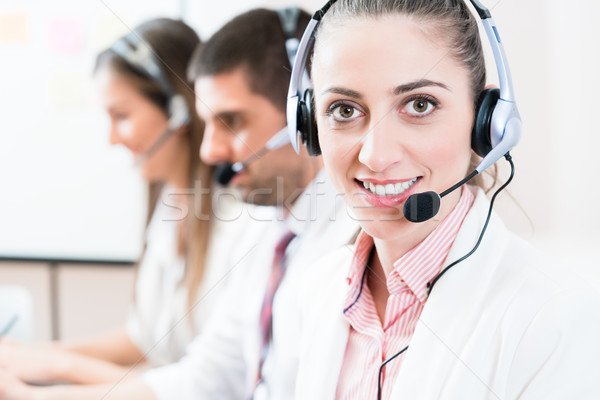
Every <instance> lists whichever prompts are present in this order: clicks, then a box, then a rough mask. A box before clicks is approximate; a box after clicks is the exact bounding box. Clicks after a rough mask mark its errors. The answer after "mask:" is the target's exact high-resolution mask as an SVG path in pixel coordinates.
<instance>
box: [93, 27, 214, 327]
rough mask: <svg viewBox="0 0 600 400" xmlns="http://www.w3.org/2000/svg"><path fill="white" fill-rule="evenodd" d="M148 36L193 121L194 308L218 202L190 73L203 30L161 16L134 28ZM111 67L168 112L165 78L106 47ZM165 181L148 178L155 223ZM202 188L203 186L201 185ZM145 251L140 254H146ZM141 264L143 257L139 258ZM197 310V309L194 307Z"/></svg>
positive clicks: (105, 63) (188, 251) (189, 274)
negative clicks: (157, 77)
mask: <svg viewBox="0 0 600 400" xmlns="http://www.w3.org/2000/svg"><path fill="white" fill-rule="evenodd" d="M132 34H134V35H136V36H137V37H140V38H141V39H142V40H143V41H144V42H146V43H147V44H148V45H149V46H150V48H151V49H152V50H153V51H154V53H155V56H156V58H157V59H158V60H160V62H161V63H162V66H163V67H164V68H162V72H163V74H164V75H165V76H166V78H167V79H168V81H169V84H170V85H171V87H172V88H173V90H174V92H176V93H178V94H181V95H183V97H184V98H185V101H186V104H187V107H188V109H189V113H190V117H191V118H190V121H189V123H188V124H187V126H186V130H185V133H184V135H185V137H186V138H187V139H188V149H189V154H188V155H187V156H188V159H189V165H188V169H187V177H188V189H189V188H191V189H194V190H193V195H192V196H188V197H189V204H188V210H190V211H189V212H188V214H187V216H186V217H185V221H183V224H182V225H181V226H180V228H181V229H178V230H177V232H178V234H177V253H178V254H179V255H180V256H183V257H184V258H185V276H184V278H183V282H182V283H183V284H184V285H185V286H186V289H187V305H188V308H189V309H192V308H193V306H194V303H195V302H196V297H197V294H198V289H199V287H200V285H201V284H202V280H203V278H204V275H205V269H206V258H207V253H208V242H209V236H210V225H211V224H210V221H211V219H212V218H210V216H211V215H212V207H211V201H210V193H209V190H206V189H210V187H211V179H212V173H213V169H212V167H210V166H208V165H206V164H204V163H203V162H202V161H201V160H200V158H199V149H200V143H201V142H202V137H203V133H204V123H203V121H202V120H200V118H199V117H198V115H197V113H196V112H195V111H194V110H195V100H196V99H195V94H194V91H193V83H192V82H190V81H188V80H187V79H186V69H187V65H188V63H189V61H190V59H191V56H192V53H193V51H194V49H195V48H196V47H197V46H198V45H199V44H200V39H199V38H198V35H197V34H196V33H195V32H194V30H193V29H192V28H190V27H189V26H188V25H186V24H185V23H183V22H182V21H179V20H173V19H168V18H158V19H153V20H150V21H148V22H145V23H143V24H141V25H139V26H137V27H136V28H135V29H134V31H133V33H132ZM101 67H108V68H111V69H112V70H114V71H115V72H117V73H119V74H120V75H121V76H123V77H125V78H127V79H128V80H129V81H130V82H131V84H132V85H133V86H134V87H136V88H137V89H138V90H139V91H140V93H141V94H142V95H144V96H145V97H146V98H147V99H149V100H150V101H151V102H153V103H155V104H156V105H157V106H159V107H160V108H161V109H162V110H163V111H165V114H168V112H167V102H168V100H169V99H168V98H167V94H166V93H164V88H163V87H161V85H160V84H159V82H156V80H155V79H153V78H152V77H148V76H147V75H145V74H143V73H142V72H141V71H139V70H137V69H136V68H135V67H133V66H132V65H130V64H129V63H128V62H127V61H126V60H125V59H124V58H123V57H122V56H121V55H119V54H117V53H116V52H114V51H112V50H111V49H108V50H105V51H103V52H102V53H100V54H99V55H98V57H97V58H96V65H95V71H96V70H98V69H99V68H101ZM163 186H164V183H162V182H150V183H149V184H148V215H147V224H149V222H150V220H151V218H152V215H153V214H154V211H155V208H156V204H157V203H158V201H160V199H159V196H160V193H161V191H162V189H163ZM198 189H200V190H198ZM144 255H145V250H144V253H143V254H142V257H141V258H140V262H141V260H143V258H144ZM138 265H139V262H138ZM188 315H190V316H192V315H193V314H192V313H188Z"/></svg>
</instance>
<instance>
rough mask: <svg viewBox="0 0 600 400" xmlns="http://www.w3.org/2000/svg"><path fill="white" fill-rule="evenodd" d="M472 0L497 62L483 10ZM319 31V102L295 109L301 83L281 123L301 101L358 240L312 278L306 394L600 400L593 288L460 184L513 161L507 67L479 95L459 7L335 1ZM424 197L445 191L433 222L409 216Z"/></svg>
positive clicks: (477, 69) (302, 383)
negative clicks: (496, 84) (495, 86)
mask: <svg viewBox="0 0 600 400" xmlns="http://www.w3.org/2000/svg"><path fill="white" fill-rule="evenodd" d="M471 3H473V5H474V6H475V8H476V10H477V12H478V14H479V15H480V17H481V18H482V19H483V20H484V25H485V26H486V27H489V28H490V31H489V33H490V38H491V43H492V47H494V46H496V47H495V48H494V51H496V50H498V53H497V55H498V57H499V58H502V57H500V55H501V54H502V55H503V50H502V47H501V44H500V43H499V42H496V40H497V39H496V38H497V37H498V34H497V30H496V28H495V26H494V25H493V21H492V20H491V16H490V13H489V11H488V10H487V9H485V8H484V7H482V6H481V5H480V4H479V3H478V2H477V1H472V2H471ZM329 6H331V8H329ZM317 24H318V30H317V31H316V35H315V36H314V38H315V39H314V40H315V44H314V54H313V58H312V70H311V72H312V78H313V84H314V87H313V90H314V95H312V94H311V93H310V92H308V96H307V95H306V94H305V95H304V96H303V97H302V98H303V99H309V101H307V102H306V104H303V103H302V101H298V98H299V96H298V97H296V93H295V89H294V85H295V82H294V78H292V84H291V86H290V88H291V89H290V104H291V107H292V112H290V110H288V124H289V125H291V126H294V127H295V126H296V122H297V121H296V120H295V115H294V113H293V111H295V110H294V108H295V106H296V103H295V102H296V101H298V102H299V105H300V106H299V110H298V115H300V116H302V117H303V118H304V119H300V120H299V121H300V122H299V125H298V129H299V130H300V132H301V135H302V138H303V140H304V141H305V142H308V143H311V141H312V146H314V143H315V142H316V143H318V145H317V146H316V148H319V147H320V150H321V153H322V156H323V161H324V164H325V168H326V170H327V172H328V174H329V176H330V178H331V179H332V181H333V183H334V185H335V186H336V189H337V190H338V192H339V193H341V194H342V195H343V196H344V198H345V201H346V203H347V205H348V206H349V208H350V209H351V210H352V212H353V213H354V215H355V216H356V218H357V220H359V221H360V223H361V227H362V231H361V233H360V234H359V236H358V238H357V241H356V244H355V245H354V246H353V248H352V252H348V250H347V249H342V250H340V251H339V252H336V253H333V254H332V255H331V256H329V257H328V258H327V259H326V260H324V261H323V263H319V264H318V265H317V266H315V271H318V279H316V278H315V275H313V276H312V277H311V278H312V279H310V280H307V281H306V282H304V283H303V286H302V287H303V289H302V290H303V291H305V295H306V304H305V305H304V308H303V313H304V315H303V321H308V322H307V326H305V327H304V330H303V334H302V335H303V340H302V341H301V342H302V343H304V346H303V347H302V348H301V349H300V353H301V355H302V356H301V362H300V367H299V374H298V381H297V386H296V387H297V388H298V390H297V397H298V398H344V399H375V398H386V399H399V398H411V399H412V398H414V399H417V398H418V399H425V398H426V399H437V398H440V397H443V398H445V399H463V398H465V393H469V395H467V397H469V398H478V399H479V398H481V399H483V398H491V397H492V396H494V397H496V398H503V399H513V398H522V397H527V398H547V397H556V398H594V397H597V396H598V395H599V394H600V386H599V384H598V383H597V382H596V380H595V378H594V376H597V374H598V373H600V370H599V367H598V363H597V362H596V361H595V360H596V359H597V357H598V356H600V346H599V345H598V343H597V341H596V340H595V339H594V336H595V335H598V334H600V311H599V310H600V308H599V306H600V298H599V296H598V294H597V293H596V292H595V291H594V290H593V289H592V288H591V287H590V286H589V285H587V284H586V283H584V282H581V281H579V280H578V279H577V278H574V277H572V276H571V275H570V273H569V272H568V271H567V270H566V269H565V268H562V267H561V266H557V265H553V263H552V262H551V261H550V260H549V259H546V258H545V257H543V256H542V255H541V254H540V253H538V252H536V251H535V250H534V249H532V248H531V247H529V246H528V245H527V244H526V243H524V242H523V241H522V240H520V239H519V238H517V237H516V236H515V235H514V234H512V233H510V232H509V231H508V230H507V229H506V228H505V227H504V225H503V224H502V222H501V221H500V219H499V218H498V217H497V216H496V215H495V214H494V213H493V212H492V211H491V209H492V206H491V204H493V199H492V201H491V204H490V201H489V200H488V199H487V197H486V195H485V193H484V191H483V190H482V189H481V188H478V187H477V186H475V185H474V186H463V184H464V182H465V181H466V180H469V179H470V178H472V177H473V176H476V175H478V173H479V172H481V171H483V170H484V169H486V168H487V167H488V166H489V165H490V164H493V163H494V162H495V161H497V160H498V159H501V158H502V156H504V155H506V159H507V160H508V161H509V162H510V164H511V165H512V160H511V157H510V155H509V154H508V150H510V149H511V148H512V146H514V144H515V143H516V142H517V141H518V139H519V136H520V118H519V116H518V111H517V110H516V105H515V103H514V98H513V97H512V87H511V83H510V73H509V72H508V68H507V66H506V65H505V61H504V59H502V61H498V60H497V64H498V65H497V66H498V69H499V75H500V80H501V87H500V90H499V91H498V90H484V87H485V82H486V77H485V64H484V60H483V52H482V46H481V43H480V38H479V32H478V28H477V20H476V19H475V18H474V17H473V15H472V14H471V13H470V11H469V10H468V8H467V5H466V4H465V2H463V1H461V0H430V1H420V0H373V1H362V0H339V1H337V2H336V1H332V2H329V3H328V4H327V6H325V7H324V9H322V10H321V11H320V12H317V13H315V17H314V19H313V21H312V24H311V25H309V26H310V28H309V29H316V28H315V27H316V26H317ZM494 32H495V33H494ZM308 37H311V32H308V33H307V34H305V39H306V38H308ZM306 43H307V42H306V41H304V43H303V44H304V45H306ZM303 44H301V48H302V46H303ZM304 48H305V49H308V48H309V46H305V47H304ZM307 54H308V53H305V54H301V55H299V56H298V58H299V59H301V58H303V59H304V60H306V59H307V58H308V56H307ZM302 64H303V61H298V62H297V63H296V65H295V68H294V72H293V74H292V76H293V77H294V76H295V77H298V76H299V71H298V68H301V67H302ZM311 97H313V98H314V103H313V104H312V107H313V108H312V112H313V114H314V118H315V120H316V126H314V127H310V128H307V124H306V121H307V120H308V121H310V117H311V115H310V114H309V115H308V116H307V115H305V114H303V113H304V112H305V109H304V108H303V107H306V108H310V107H309V103H310V99H311ZM489 103H491V105H489ZM492 111H493V114H492ZM290 116H292V118H291V119H290ZM490 119H491V123H490V122H489V121H490ZM500 120H502V121H503V123H502V124H501V125H500V126H501V128H500V129H499V128H498V125H499V121H500ZM317 128H318V137H315V136H314V134H315V133H316V131H317ZM311 129H312V131H311ZM482 132H483V133H485V135H486V136H487V138H484V139H485V140H484V141H487V143H483V142H481V137H480V134H481V133H482ZM292 133H293V134H294V135H295V134H296V132H295V130H294V129H292ZM311 134H312V136H310V135H311ZM309 150H310V148H309ZM481 157H483V161H482V158H481ZM474 165H475V166H477V168H474ZM473 170H474V172H471V171H473ZM465 177H466V178H465ZM457 182H458V183H457ZM449 188H450V189H449ZM457 188H461V189H460V190H455V189H457ZM420 193H433V194H435V196H437V199H438V200H440V197H441V200H440V203H439V211H437V210H436V211H437V214H436V212H432V213H431V216H434V217H433V218H429V219H428V218H409V215H407V211H406V204H407V203H408V202H409V199H411V198H414V197H412V196H414V195H418V194H420ZM437 193H440V195H439V196H438V195H437ZM494 197H495V196H494ZM417 198H418V197H417ZM405 215H406V217H405ZM486 216H487V217H486ZM415 220H416V221H418V223H415ZM450 266H454V268H453V269H452V270H450V271H449V273H448V274H444V273H445V272H446V271H448V269H447V268H449V267H450ZM328 274H329V275H328ZM442 274H444V276H443V278H442V279H440V280H439V283H436V282H438V278H439V277H441V275H442ZM332 282H333V283H332ZM434 285H435V287H434ZM303 293H304V292H303ZM590 332H594V334H590ZM559 338H560V340H559ZM591 354H593V356H592V355H591ZM564 360H569V362H563V361H564ZM321 366H326V370H324V369H323V368H322V367H321ZM559 382H560V383H559Z"/></svg>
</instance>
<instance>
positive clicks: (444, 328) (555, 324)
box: [295, 190, 600, 400]
mask: <svg viewBox="0 0 600 400" xmlns="http://www.w3.org/2000/svg"><path fill="white" fill-rule="evenodd" d="M488 207H489V202H488V200H487V198H486V197H485V194H483V192H482V191H481V190H480V191H479V192H478V193H477V198H476V200H475V203H474V205H473V207H472V209H471V210H470V212H469V213H468V215H467V217H466V219H465V221H464V222H463V225H462V227H461V229H460V231H459V233H458V236H457V238H456V240H455V242H454V245H453V247H452V248H451V250H450V253H449V255H448V258H447V261H446V264H448V263H450V262H452V261H454V260H456V259H458V258H460V257H461V256H463V255H464V254H466V253H467V252H468V251H469V250H471V249H472V248H473V246H474V244H475V242H476V240H477V237H478V236H479V232H480V231H481V227H482V226H483V223H484V221H485V217H486V214H487V210H488ZM352 254H353V248H351V247H349V248H342V249H340V250H339V251H336V252H335V253H332V254H331V255H330V256H328V257H327V258H325V259H323V260H322V262H319V263H318V265H316V266H315V268H316V269H318V270H319V275H318V276H319V280H318V283H316V282H315V281H314V280H313V281H312V282H308V281H307V282H303V285H301V287H300V289H299V290H300V291H301V293H300V295H301V296H303V297H302V298H303V299H306V301H305V302H304V304H303V308H302V310H301V312H302V314H301V315H302V326H303V327H302V331H301V333H300V339H299V352H300V361H299V365H298V375H297V382H296V396H295V398H296V399H301V400H304V399H310V400H312V399H320V400H325V399H334V398H335V393H336V387H337V383H338V378H339V373H340V370H341V366H342V362H343V357H344V352H345V349H346V343H347V340H348V332H349V325H348V323H347V322H346V320H345V319H344V318H343V315H342V310H343V306H344V301H345V298H346V291H347V288H348V286H347V284H346V279H345V278H346V276H347V272H348V267H349V266H350V261H351V258H352ZM392 362H394V361H392ZM391 399H411V400H418V399H456V400H465V399H469V400H471V399H502V400H509V399H523V400H525V399H536V400H537V399H544V400H549V399H561V400H564V399H578V400H581V399H600V295H599V294H598V293H597V292H596V291H595V289H593V288H592V287H591V286H590V285H588V284H586V283H585V282H583V281H582V280H580V279H579V278H577V277H573V276H571V275H570V274H569V273H568V272H566V271H565V270H560V269H556V268H555V267H551V266H550V262H549V260H548V259H545V258H544V257H542V256H541V255H540V254H538V253H536V252H535V251H533V250H532V249H531V248H530V247H529V246H528V245H527V244H526V243H525V242H523V241H522V240H521V239H519V238H518V237H516V236H515V235H514V234H512V233H510V232H509V231H508V230H507V229H506V228H505V227H504V225H503V224H502V222H501V221H500V219H499V218H497V217H496V216H493V217H492V220H491V221H490V225H489V227H488V229H487V232H486V233H485V235H484V238H483V241H482V243H481V245H480V247H479V249H478V250H477V251H476V252H475V253H474V254H473V255H472V256H471V257H469V258H468V259H467V260H465V261H463V262H462V263H459V264H458V265H456V266H455V267H453V268H452V269H451V270H449V271H448V273H446V274H445V275H444V276H443V277H442V278H440V280H439V281H438V282H437V283H436V285H435V287H434V289H433V291H432V293H431V295H430V297H429V299H428V301H427V303H426V305H425V307H424V309H423V313H422V314H421V317H420V319H419V322H418V323H417V326H416V329H415V332H414V335H413V337H412V339H411V342H410V346H409V348H408V350H407V351H406V353H405V355H404V358H403V359H402V365H401V368H400V371H399V373H398V375H397V377H396V378H395V382H394V386H393V391H392V394H391ZM365 400H370V399H365ZM372 400H375V399H372Z"/></svg>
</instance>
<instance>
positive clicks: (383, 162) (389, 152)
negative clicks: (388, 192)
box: [358, 117, 403, 172]
mask: <svg viewBox="0 0 600 400" xmlns="http://www.w3.org/2000/svg"><path fill="white" fill-rule="evenodd" d="M391 119H392V118H389V117H384V118H383V119H382V120H379V121H378V122H374V123H373V124H371V125H370V127H369V131H368V132H367V133H366V134H365V136H364V137H363V139H362V141H361V148H360V151H359V153H358V160H359V161H360V162H361V163H362V164H364V165H366V166H367V167H369V169H370V170H371V171H373V172H384V171H385V170H387V169H388V168H390V167H391V166H392V165H394V164H396V163H397V162H399V161H400V160H401V159H402V153H403V149H402V146H401V145H399V143H397V142H398V141H399V140H400V137H399V136H400V133H399V132H397V131H398V126H392V123H391V121H390V120H391Z"/></svg>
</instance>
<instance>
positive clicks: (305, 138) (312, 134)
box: [300, 89, 321, 157]
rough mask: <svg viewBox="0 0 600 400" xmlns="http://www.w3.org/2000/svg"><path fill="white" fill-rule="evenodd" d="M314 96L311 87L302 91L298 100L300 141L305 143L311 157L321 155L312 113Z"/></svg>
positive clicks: (315, 123)
mask: <svg viewBox="0 0 600 400" xmlns="http://www.w3.org/2000/svg"><path fill="white" fill-rule="evenodd" d="M313 106H314V98H313V91H312V89H306V90H305V91H304V98H303V99H302V101H301V102H300V107H301V109H302V129H301V130H300V132H302V142H303V143H304V144H305V145H306V149H307V150H308V154H309V155H310V156H311V157H316V156H319V155H321V147H320V146H319V135H318V133H317V122H316V120H315V115H314V113H313Z"/></svg>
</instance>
